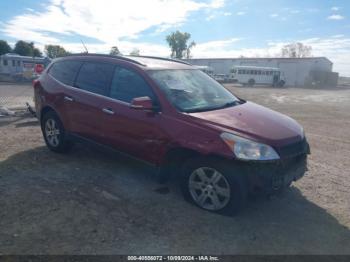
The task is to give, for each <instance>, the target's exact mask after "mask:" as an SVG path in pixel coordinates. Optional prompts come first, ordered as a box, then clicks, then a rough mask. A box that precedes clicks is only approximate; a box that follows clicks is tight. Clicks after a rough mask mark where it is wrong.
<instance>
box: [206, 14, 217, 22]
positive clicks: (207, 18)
mask: <svg viewBox="0 0 350 262" xmlns="http://www.w3.org/2000/svg"><path fill="white" fill-rule="evenodd" d="M214 18H215V15H210V16H207V17H206V18H205V20H207V21H210V20H213V19H214Z"/></svg>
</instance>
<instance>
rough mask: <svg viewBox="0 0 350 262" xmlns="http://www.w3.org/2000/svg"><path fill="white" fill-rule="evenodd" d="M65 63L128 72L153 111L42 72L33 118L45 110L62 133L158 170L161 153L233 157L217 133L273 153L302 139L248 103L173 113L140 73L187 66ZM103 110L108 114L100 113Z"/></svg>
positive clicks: (292, 124) (289, 124) (296, 129)
mask: <svg viewBox="0 0 350 262" xmlns="http://www.w3.org/2000/svg"><path fill="white" fill-rule="evenodd" d="M70 59H73V60H75V61H76V60H81V61H100V62H104V63H111V64H115V65H120V66H124V67H126V68H129V69H132V70H134V71H135V72H137V73H139V74H140V75H141V76H142V77H143V78H144V79H145V81H146V82H147V83H148V84H149V85H150V86H151V87H152V89H153V91H154V93H155V95H156V96H157V98H158V101H159V110H154V111H152V110H151V108H152V105H151V104H150V101H149V100H148V99H145V98H137V99H134V100H133V102H132V103H131V104H129V103H125V102H122V101H118V100H115V99H112V98H109V97H106V96H101V95H96V94H93V93H90V92H87V91H84V90H80V89H79V88H75V87H70V86H66V85H64V84H62V83H60V82H59V81H57V80H55V79H54V78H53V77H52V76H51V75H50V74H49V73H48V70H46V71H45V72H44V73H43V74H42V75H41V77H40V79H39V81H40V85H39V86H40V88H39V91H38V92H35V101H36V108H37V110H38V115H39V117H40V112H41V111H42V110H43V109H44V108H46V107H50V108H51V109H52V110H55V111H56V112H57V114H58V115H59V117H60V118H61V120H62V122H63V125H64V127H65V129H66V130H67V131H68V132H71V133H74V134H78V135H80V136H83V137H86V138H89V139H92V140H95V141H97V142H99V143H102V144H106V145H109V146H112V147H114V148H116V149H118V150H121V151H123V152H126V153H128V154H131V155H133V156H135V157H137V158H140V159H142V160H145V161H148V162H150V163H153V164H156V165H160V164H161V163H162V162H163V160H164V156H165V154H166V153H167V152H168V151H169V150H171V149H173V148H184V149H191V150H194V151H196V152H198V153H200V154H203V155H209V154H210V155H216V156H221V157H224V158H230V159H231V158H234V155H233V153H232V151H231V150H230V149H229V148H228V146H227V145H226V144H225V143H224V142H223V141H222V140H221V138H220V134H221V133H222V132H231V133H235V134H238V135H240V136H243V137H246V138H250V139H253V140H256V141H259V142H262V143H266V144H268V145H270V146H273V147H274V148H275V149H277V150H278V149H280V148H282V147H284V146H287V145H290V144H292V143H294V142H298V141H301V140H302V139H303V133H302V132H303V131H302V128H301V126H300V125H299V124H298V123H297V122H296V121H295V120H293V119H291V118H289V117H287V116H285V115H282V114H280V113H277V112H275V111H272V110H270V109H267V108H265V107H262V106H259V105H257V104H254V103H251V102H246V103H243V104H241V105H237V106H234V107H229V108H226V109H221V110H214V111H208V112H201V113H191V114H187V113H181V112H178V111H177V110H176V109H175V108H174V107H173V106H172V105H171V104H170V102H169V101H168V100H167V98H166V97H165V95H164V94H163V93H162V92H161V90H160V89H159V87H158V86H157V84H156V83H155V82H154V81H153V80H152V79H151V78H150V77H149V76H148V74H147V73H146V70H148V69H149V68H150V67H154V68H160V69H161V68H166V69H192V67H191V66H188V65H184V64H180V63H175V62H168V61H166V62H165V61H161V60H159V61H158V60H157V59H153V60H154V61H153V60H152V59H149V61H151V62H152V63H153V64H152V63H151V64H150V65H148V66H143V65H139V64H136V63H132V62H129V61H124V60H121V59H117V58H113V57H99V56H85V57H84V56H77V57H74V56H72V57H67V58H63V59H60V60H70ZM56 61H57V60H56ZM36 86H38V82H37V83H36ZM65 97H69V98H71V99H73V101H68V100H66V98H65ZM133 107H134V108H133ZM142 107H143V109H142ZM104 109H107V110H109V111H111V112H114V114H108V113H105V112H104V111H103V110H104Z"/></svg>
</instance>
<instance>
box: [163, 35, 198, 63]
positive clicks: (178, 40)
mask: <svg viewBox="0 0 350 262" xmlns="http://www.w3.org/2000/svg"><path fill="white" fill-rule="evenodd" d="M190 38H191V34H189V33H186V32H185V33H182V32H180V31H176V32H173V33H171V34H170V35H168V36H167V37H166V41H167V42H168V44H169V47H170V49H171V57H172V58H178V59H181V58H183V57H184V56H186V57H189V56H190V51H191V48H192V47H194V46H195V45H196V43H195V42H193V41H192V42H191V44H190V45H187V41H188V40H189V39H190Z"/></svg>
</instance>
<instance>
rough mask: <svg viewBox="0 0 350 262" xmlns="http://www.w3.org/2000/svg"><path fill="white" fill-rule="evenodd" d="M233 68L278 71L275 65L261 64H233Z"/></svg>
mask: <svg viewBox="0 0 350 262" xmlns="http://www.w3.org/2000/svg"><path fill="white" fill-rule="evenodd" d="M233 67H234V68H237V69H257V70H258V69H260V70H276V71H280V69H279V68H276V67H266V66H265V67H263V66H241V65H234V66H233Z"/></svg>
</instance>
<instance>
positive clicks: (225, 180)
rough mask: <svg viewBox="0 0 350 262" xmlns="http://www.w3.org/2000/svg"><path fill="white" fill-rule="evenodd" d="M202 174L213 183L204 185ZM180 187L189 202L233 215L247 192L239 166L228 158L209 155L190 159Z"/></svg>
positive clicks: (241, 205) (240, 206)
mask: <svg viewBox="0 0 350 262" xmlns="http://www.w3.org/2000/svg"><path fill="white" fill-rule="evenodd" d="M203 172H204V173H205V175H203ZM201 177H206V178H207V179H209V180H211V182H209V180H208V181H207V182H206V183H207V184H205V183H203V181H204V180H202V179H201ZM214 177H215V178H214ZM214 180H216V182H214ZM181 190H182V193H183V195H184V198H185V200H187V201H188V202H190V203H192V204H194V205H196V206H198V207H200V208H202V209H204V210H207V211H211V212H215V213H219V214H224V215H234V214H236V213H237V212H238V211H240V210H241V209H242V208H243V207H244V206H245V204H246V201H247V195H248V187H247V183H246V181H245V179H244V177H243V176H242V174H240V173H239V169H238V168H234V166H233V165H232V164H228V163H227V162H226V161H225V160H220V159H215V158H209V157H200V158H196V159H191V160H189V161H188V162H187V163H185V164H184V166H183V168H182V177H181Z"/></svg>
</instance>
